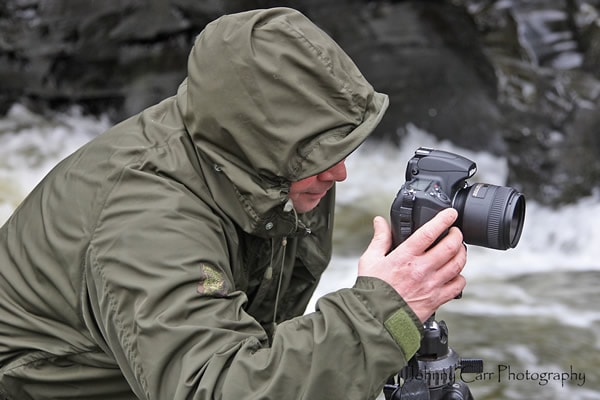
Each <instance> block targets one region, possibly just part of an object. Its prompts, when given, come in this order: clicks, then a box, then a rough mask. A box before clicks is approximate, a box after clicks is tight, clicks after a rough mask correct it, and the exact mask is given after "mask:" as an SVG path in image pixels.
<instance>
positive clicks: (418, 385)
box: [383, 314, 483, 400]
mask: <svg viewBox="0 0 600 400" xmlns="http://www.w3.org/2000/svg"><path fill="white" fill-rule="evenodd" d="M424 329H425V335H424V337H423V339H422V340H421V347H420V348H419V350H418V351H417V353H416V354H415V356H414V357H413V358H411V359H410V360H409V361H408V365H407V366H406V367H404V368H403V369H402V370H401V371H400V372H399V373H398V374H397V375H396V376H393V377H391V378H390V381H388V383H387V384H386V385H385V386H384V388H383V393H384V395H385V398H386V400H473V396H472V395H471V391H470V390H469V387H468V386H467V384H466V383H465V382H463V381H456V370H457V369H460V370H461V373H479V372H483V361H482V360H480V359H465V358H462V359H461V358H460V357H459V356H458V354H457V353H456V352H455V351H454V350H452V349H451V348H450V347H449V346H448V327H447V326H446V323H445V322H444V321H440V322H437V321H435V314H434V315H433V316H431V317H430V318H429V319H428V320H427V321H425V324H424Z"/></svg>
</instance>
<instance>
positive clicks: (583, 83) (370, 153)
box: [0, 0, 600, 400]
mask: <svg viewBox="0 0 600 400" xmlns="http://www.w3.org/2000/svg"><path fill="white" fill-rule="evenodd" d="M274 6H290V7H293V8H296V9H298V10H300V11H302V12H303V13H305V14H306V15H307V16H308V17H309V18H311V19H312V20H313V21H314V22H315V23H316V24H317V25H319V26H320V27H321V28H322V29H323V30H325V31H326V32H328V33H329V34H330V35H331V36H332V37H333V38H334V39H335V40H336V41H337V42H338V43H339V44H340V45H341V47H342V48H344V50H346V52H347V53H348V54H349V55H350V56H351V57H352V58H353V59H354V60H355V62H356V63H357V65H358V66H359V68H360V69H361V71H362V72H363V73H364V75H365V76H366V77H367V79H368V80H369V81H370V82H371V83H372V84H373V86H374V87H375V88H376V89H377V90H378V91H380V92H384V93H387V94H389V96H390V100H391V105H390V109H389V110H388V113H387V114H386V117H385V118H384V120H383V121H382V124H381V125H380V126H379V127H378V129H377V131H376V132H375V133H374V135H373V136H372V137H371V138H370V139H369V140H368V142H367V143H366V144H365V145H364V146H363V147H361V148H360V149H359V151H357V152H356V153H354V154H353V155H352V156H351V157H350V158H349V159H348V161H347V165H348V172H349V177H348V180H347V181H345V182H343V183H341V184H340V185H339V186H338V199H339V200H338V210H337V216H336V218H337V220H336V226H335V242H336V243H335V245H336V246H335V249H336V253H335V256H334V259H333V261H332V265H331V268H330V269H329V270H328V271H327V273H326V274H325V276H324V277H323V280H322V282H321V286H320V287H319V290H318V293H317V295H316V296H315V300H316V299H317V298H318V296H319V295H320V294H323V293H326V292H329V291H332V290H336V289H337V288H340V287H347V286H350V285H352V284H353V282H354V279H355V277H356V262H357V259H358V256H359V255H360V254H361V253H362V251H363V250H364V249H365V248H366V246H367V245H368V243H369V240H370V238H371V233H372V225H371V221H372V218H373V216H374V215H377V214H379V215H384V216H388V214H389V207H390V205H391V203H392V201H393V199H394V197H395V195H396V192H397V191H398V189H399V188H400V186H401V185H402V184H403V183H404V171H405V168H406V163H407V161H408V160H409V159H410V158H411V157H412V155H413V153H414V151H415V149H416V148H418V147H420V146H428V147H434V148H438V149H443V150H447V151H452V152H455V153H459V154H461V155H463V156H465V157H467V158H470V159H471V160H473V161H475V162H476V163H477V166H478V172H477V174H476V176H475V177H474V178H473V182H486V183H491V184H495V185H507V186H512V187H514V188H516V189H517V190H519V191H521V192H523V193H524V194H525V196H526V198H527V213H526V219H525V227H524V230H523V235H522V237H521V241H520V243H519V245H518V246H517V248H516V249H511V250H508V251H505V252H504V251H498V250H490V249H485V248H481V247H477V246H469V261H468V264H467V268H466V270H465V275H466V277H467V279H468V286H467V289H466V290H465V292H464V296H463V298H462V299H461V300H456V301H453V302H451V303H449V304H447V305H445V306H443V307H442V309H441V310H440V311H439V312H438V319H444V320H446V322H447V323H448V326H449V329H450V345H451V347H453V348H454V349H455V350H456V351H457V352H458V353H459V354H460V355H461V356H463V357H478V358H482V359H483V360H484V371H485V372H487V373H488V374H486V375H481V376H476V375H469V376H465V377H464V379H465V380H468V381H469V387H470V388H471V391H472V392H473V394H474V395H475V398H476V399H478V400H479V399H546V400H552V399H600V375H599V374H598V372H597V371H598V368H599V367H600V351H599V350H600V335H599V334H598V331H599V329H600V291H599V290H598V287H599V286H600V246H599V242H598V241H599V239H600V224H599V222H600V217H599V215H600V192H599V189H598V184H599V182H600V158H599V157H598V154H600V135H599V134H598V132H597V131H598V125H599V123H600V112H599V108H600V16H599V11H600V0H598V1H596V0H587V1H586V0H564V1H560V0H530V1H524V0H523V1H517V0H514V1H511V0H502V1H500V0H479V1H477V0H445V1H444V0H437V1H436V0H421V1H366V0H362V1H361V0H346V1H341V0H339V1H333V0H304V1H259V0H256V1H243V0H233V1H217V0H206V1H197V0H103V1H101V2H99V1H95V0H78V1H76V2H74V1H69V0H3V1H2V2H1V3H0V224H2V223H4V221H6V219H8V218H9V216H10V214H11V213H12V211H13V210H14V209H15V208H16V207H17V206H18V204H19V203H20V201H21V200H22V199H23V198H24V197H25V196H26V195H27V193H28V192H29V191H30V190H31V189H32V188H33V187H34V186H35V185H36V184H37V182H39V180H40V179H41V178H42V177H43V176H44V175H45V173H47V172H48V170H49V169H50V168H52V167H53V166H54V165H55V164H56V163H57V162H58V161H59V160H60V159H62V158H63V157H65V156H67V155H68V154H70V153H71V152H72V151H74V150H75V149H76V148H77V147H79V146H81V145H82V144H83V143H85V142H86V141H88V140H90V139H91V138H93V137H94V136H96V135H98V134H99V133H101V132H102V131H103V130H105V129H107V128H108V127H110V126H111V125H112V124H114V123H116V122H118V121H120V120H122V119H124V118H126V117H128V116H130V115H133V114H135V113H137V112H139V111H141V110H142V109H143V108H145V107H147V106H149V105H152V104H154V103H156V102H158V101H160V100H161V99H163V98H165V97H168V96H171V95H173V94H174V93H175V91H176V89H177V86H178V85H179V83H180V82H181V81H182V80H183V79H184V78H185V76H186V59H187V55H188V53H189V50H190V48H191V46H192V44H193V40H194V38H195V36H196V35H197V34H198V33H199V32H200V31H201V30H202V28H203V27H204V26H205V25H206V24H207V23H208V22H210V21H212V20H213V19H215V18H217V17H219V16H220V15H223V14H228V13H233V12H240V11H244V10H249V9H255V8H267V7H274ZM75 195H76V194H75ZM311 307H312V308H314V306H313V305H311ZM308 311H311V309H309V310H308ZM508 367H510V372H511V374H509V373H508V372H509V371H508ZM501 370H502V372H501ZM565 374H566V375H565ZM558 375H560V377H559V378H558V379H556V378H557V376H558ZM542 376H544V377H545V378H548V379H545V378H542ZM566 376H568V378H565V377H566Z"/></svg>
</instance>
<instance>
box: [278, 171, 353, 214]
mask: <svg viewBox="0 0 600 400" xmlns="http://www.w3.org/2000/svg"><path fill="white" fill-rule="evenodd" d="M344 161H345V160H342V161H340V162H339V163H337V164H336V165H334V166H333V167H331V168H329V169H328V170H326V171H323V172H321V173H320V174H318V175H314V176H309V177H308V178H305V179H302V180H299V181H297V182H292V184H291V186H290V193H289V198H290V199H291V200H292V202H293V203H294V208H295V209H296V212H298V213H300V214H302V213H305V212H308V211H310V210H312V209H313V208H315V207H316V206H317V204H319V201H321V199H322V198H323V196H325V194H326V193H327V191H328V190H329V189H331V188H332V187H333V184H334V183H335V182H341V181H343V180H344V179H346V165H345V164H344Z"/></svg>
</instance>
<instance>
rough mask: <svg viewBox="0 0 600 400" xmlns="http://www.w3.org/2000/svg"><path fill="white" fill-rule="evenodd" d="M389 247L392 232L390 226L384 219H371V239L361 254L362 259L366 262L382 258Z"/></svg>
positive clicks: (390, 245) (378, 217)
mask: <svg viewBox="0 0 600 400" xmlns="http://www.w3.org/2000/svg"><path fill="white" fill-rule="evenodd" d="M391 247H392V232H391V229H390V225H389V224H388V222H387V221H386V220H385V218H383V217H380V216H377V217H375V218H374V219H373V238H372V239H371V243H369V246H368V247H367V249H366V250H365V252H364V253H363V258H364V259H365V261H367V260H375V259H378V258H381V257H384V256H385V255H386V254H387V253H388V252H389V251H390V248H391ZM367 262H368V261H367Z"/></svg>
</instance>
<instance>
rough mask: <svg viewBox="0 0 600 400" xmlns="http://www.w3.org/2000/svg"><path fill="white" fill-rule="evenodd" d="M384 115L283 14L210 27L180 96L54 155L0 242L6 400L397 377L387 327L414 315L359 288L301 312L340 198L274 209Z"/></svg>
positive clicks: (271, 391)
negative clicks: (61, 156) (298, 208)
mask: <svg viewBox="0 0 600 400" xmlns="http://www.w3.org/2000/svg"><path fill="white" fill-rule="evenodd" d="M386 107H387V97H386V96H385V95H382V94H378V93H376V92H375V91H374V90H373V88H372V87H371V86H370V85H369V84H368V83H367V82H366V80H365V79H364V78H363V77H362V76H361V75H360V72H358V69H357V68H356V67H355V66H354V64H353V63H352V61H351V60H350V59H349V58H348V57H347V56H346V55H345V54H344V53H343V52H342V51H341V49H339V47H337V45H336V44H335V43H334V42H333V41H332V40H331V39H330V38H329V37H328V36H327V35H325V34H324V33H323V32H322V31H320V30H319V29H318V28H316V27H315V26H314V25H313V24H312V23H310V21H308V20H307V19H306V18H305V17H304V16H303V15H302V14H300V13H298V12H296V11H294V10H291V9H286V8H276V9H270V10H258V11H251V12H247V13H241V14H233V15H229V16H225V17H223V18H220V19H218V20H216V21H215V22H213V23H211V24H209V25H208V26H207V28H206V29H205V31H203V32H202V33H201V34H200V35H199V36H198V38H197V41H196V44H195V46H194V49H193V50H192V51H191V54H190V59H189V66H188V78H187V79H186V80H185V82H184V83H183V84H182V85H181V87H180V88H179V91H178V93H177V95H175V96H173V97H172V98H169V99H166V100H164V101H163V102H161V103H159V104H157V105H155V106H153V107H150V108H148V109H147V110H144V111H143V112H142V113H140V114H139V115H136V116H133V117H131V118H129V119H128V120H126V121H123V122H122V123H120V124H118V125H116V126H115V127H113V128H111V129H110V130H108V131H107V132H105V133H103V134H102V135H100V136H98V137H97V138H95V139H94V140H92V141H91V142H90V143H88V144H86V145H85V146H83V147H82V148H81V149H79V150H78V151H76V152H75V153H74V154H72V155H71V156H69V157H68V158H67V159H65V160H63V161H62V162H61V163H60V164H59V165H57V166H56V168H54V169H53V170H52V171H51V172H50V173H49V174H48V175H47V176H46V177H45V178H44V180H43V181H42V182H41V183H40V185H38V186H37V187H36V188H35V189H34V190H33V192H32V193H31V194H30V195H29V196H28V197H27V199H25V200H24V201H23V203H22V204H21V205H20V206H19V208H18V209H17V210H16V211H15V213H14V214H13V216H11V218H10V219H9V220H8V221H7V223H6V224H5V225H4V226H2V228H0V316H1V317H0V398H2V397H5V398H6V399H10V400H30V399H36V400H37V399H82V398H85V399H118V400H121V399H122V400H125V399H136V398H137V399H161V400H162V399H169V400H182V399H186V400H189V399H206V398H220V399H223V400H228V399H236V400H237V399H246V398H261V399H280V398H285V399H293V398H306V399H321V398H323V399H331V398H344V399H360V400H364V399H373V398H375V396H376V395H377V393H378V391H379V390H380V389H381V387H382V385H383V383H384V382H385V380H386V379H387V377H388V376H389V375H391V374H393V373H395V372H397V371H398V370H400V369H401V368H402V366H403V365H404V363H405V354H404V353H403V351H402V347H401V346H399V345H398V343H396V341H395V340H394V337H393V336H392V335H391V334H390V331H389V330H388V329H386V327H385V325H384V321H386V320H388V319H389V318H390V316H392V315H394V313H395V312H396V311H397V310H398V309H404V310H406V312H410V310H409V309H408V308H407V306H406V304H405V303H404V302H403V301H402V299H401V298H400V297H399V296H398V295H397V294H396V293H395V292H394V290H393V289H392V288H391V287H389V286H388V285H387V284H385V283H384V282H381V281H378V280H376V279H369V278H360V279H358V280H357V283H356V285H355V286H354V287H353V288H348V289H343V290H340V291H337V292H335V293H331V294H328V295H326V296H323V297H322V298H321V299H319V301H318V303H317V304H318V310H316V311H314V312H312V313H310V314H307V315H303V313H304V311H305V307H306V305H307V304H308V302H309V300H310V298H311V296H312V294H313V291H314V289H315V287H316V285H317V283H318V281H319V279H320V276H321V274H322V272H323V270H324V269H325V268H326V266H327V264H328V263H329V260H330V257H331V242H332V237H331V235H332V232H331V231H332V226H333V215H332V212H333V209H334V200H335V191H334V190H333V189H332V190H331V191H330V193H329V194H328V195H327V196H326V197H325V198H324V199H322V201H321V203H320V204H319V206H318V207H317V208H316V209H315V210H313V211H311V212H308V213H306V214H302V215H295V213H294V211H293V210H292V211H290V210H288V209H286V208H284V205H285V203H286V200H287V193H288V190H289V186H290V182H291V181H293V180H296V179H300V178H302V177H306V176H309V175H312V174H315V173H317V172H319V171H324V170H326V169H328V168H329V167H331V166H332V165H334V164H335V163H336V162H337V161H339V160H340V159H342V158H343V157H345V156H347V155H348V154H349V153H351V152H352V151H354V150H355V148H356V147H357V146H358V145H359V144H360V143H361V142H362V141H363V140H364V139H365V138H366V137H367V136H368V134H369V133H370V132H371V131H372V129H373V128H374V127H375V125H376V124H377V122H378V121H379V119H380V118H381V116H382V115H383V112H384V111H385V108H386ZM349 273H354V271H349ZM280 276H282V279H281V291H280V294H279V301H278V304H279V307H278V310H277V321H273V320H272V319H273V314H274V311H275V310H274V304H275V299H276V297H277V287H278V286H279V285H278V283H279V277H280ZM273 322H278V325H277V329H276V330H275V331H274V332H272V330H271V327H272V326H273V325H274V324H273ZM402 323H403V324H404V325H405V328H406V329H415V326H414V323H412V324H411V323H410V322H409V321H408V320H406V321H403V322H402ZM398 329H401V327H399V328H398ZM394 331H395V330H394Z"/></svg>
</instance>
